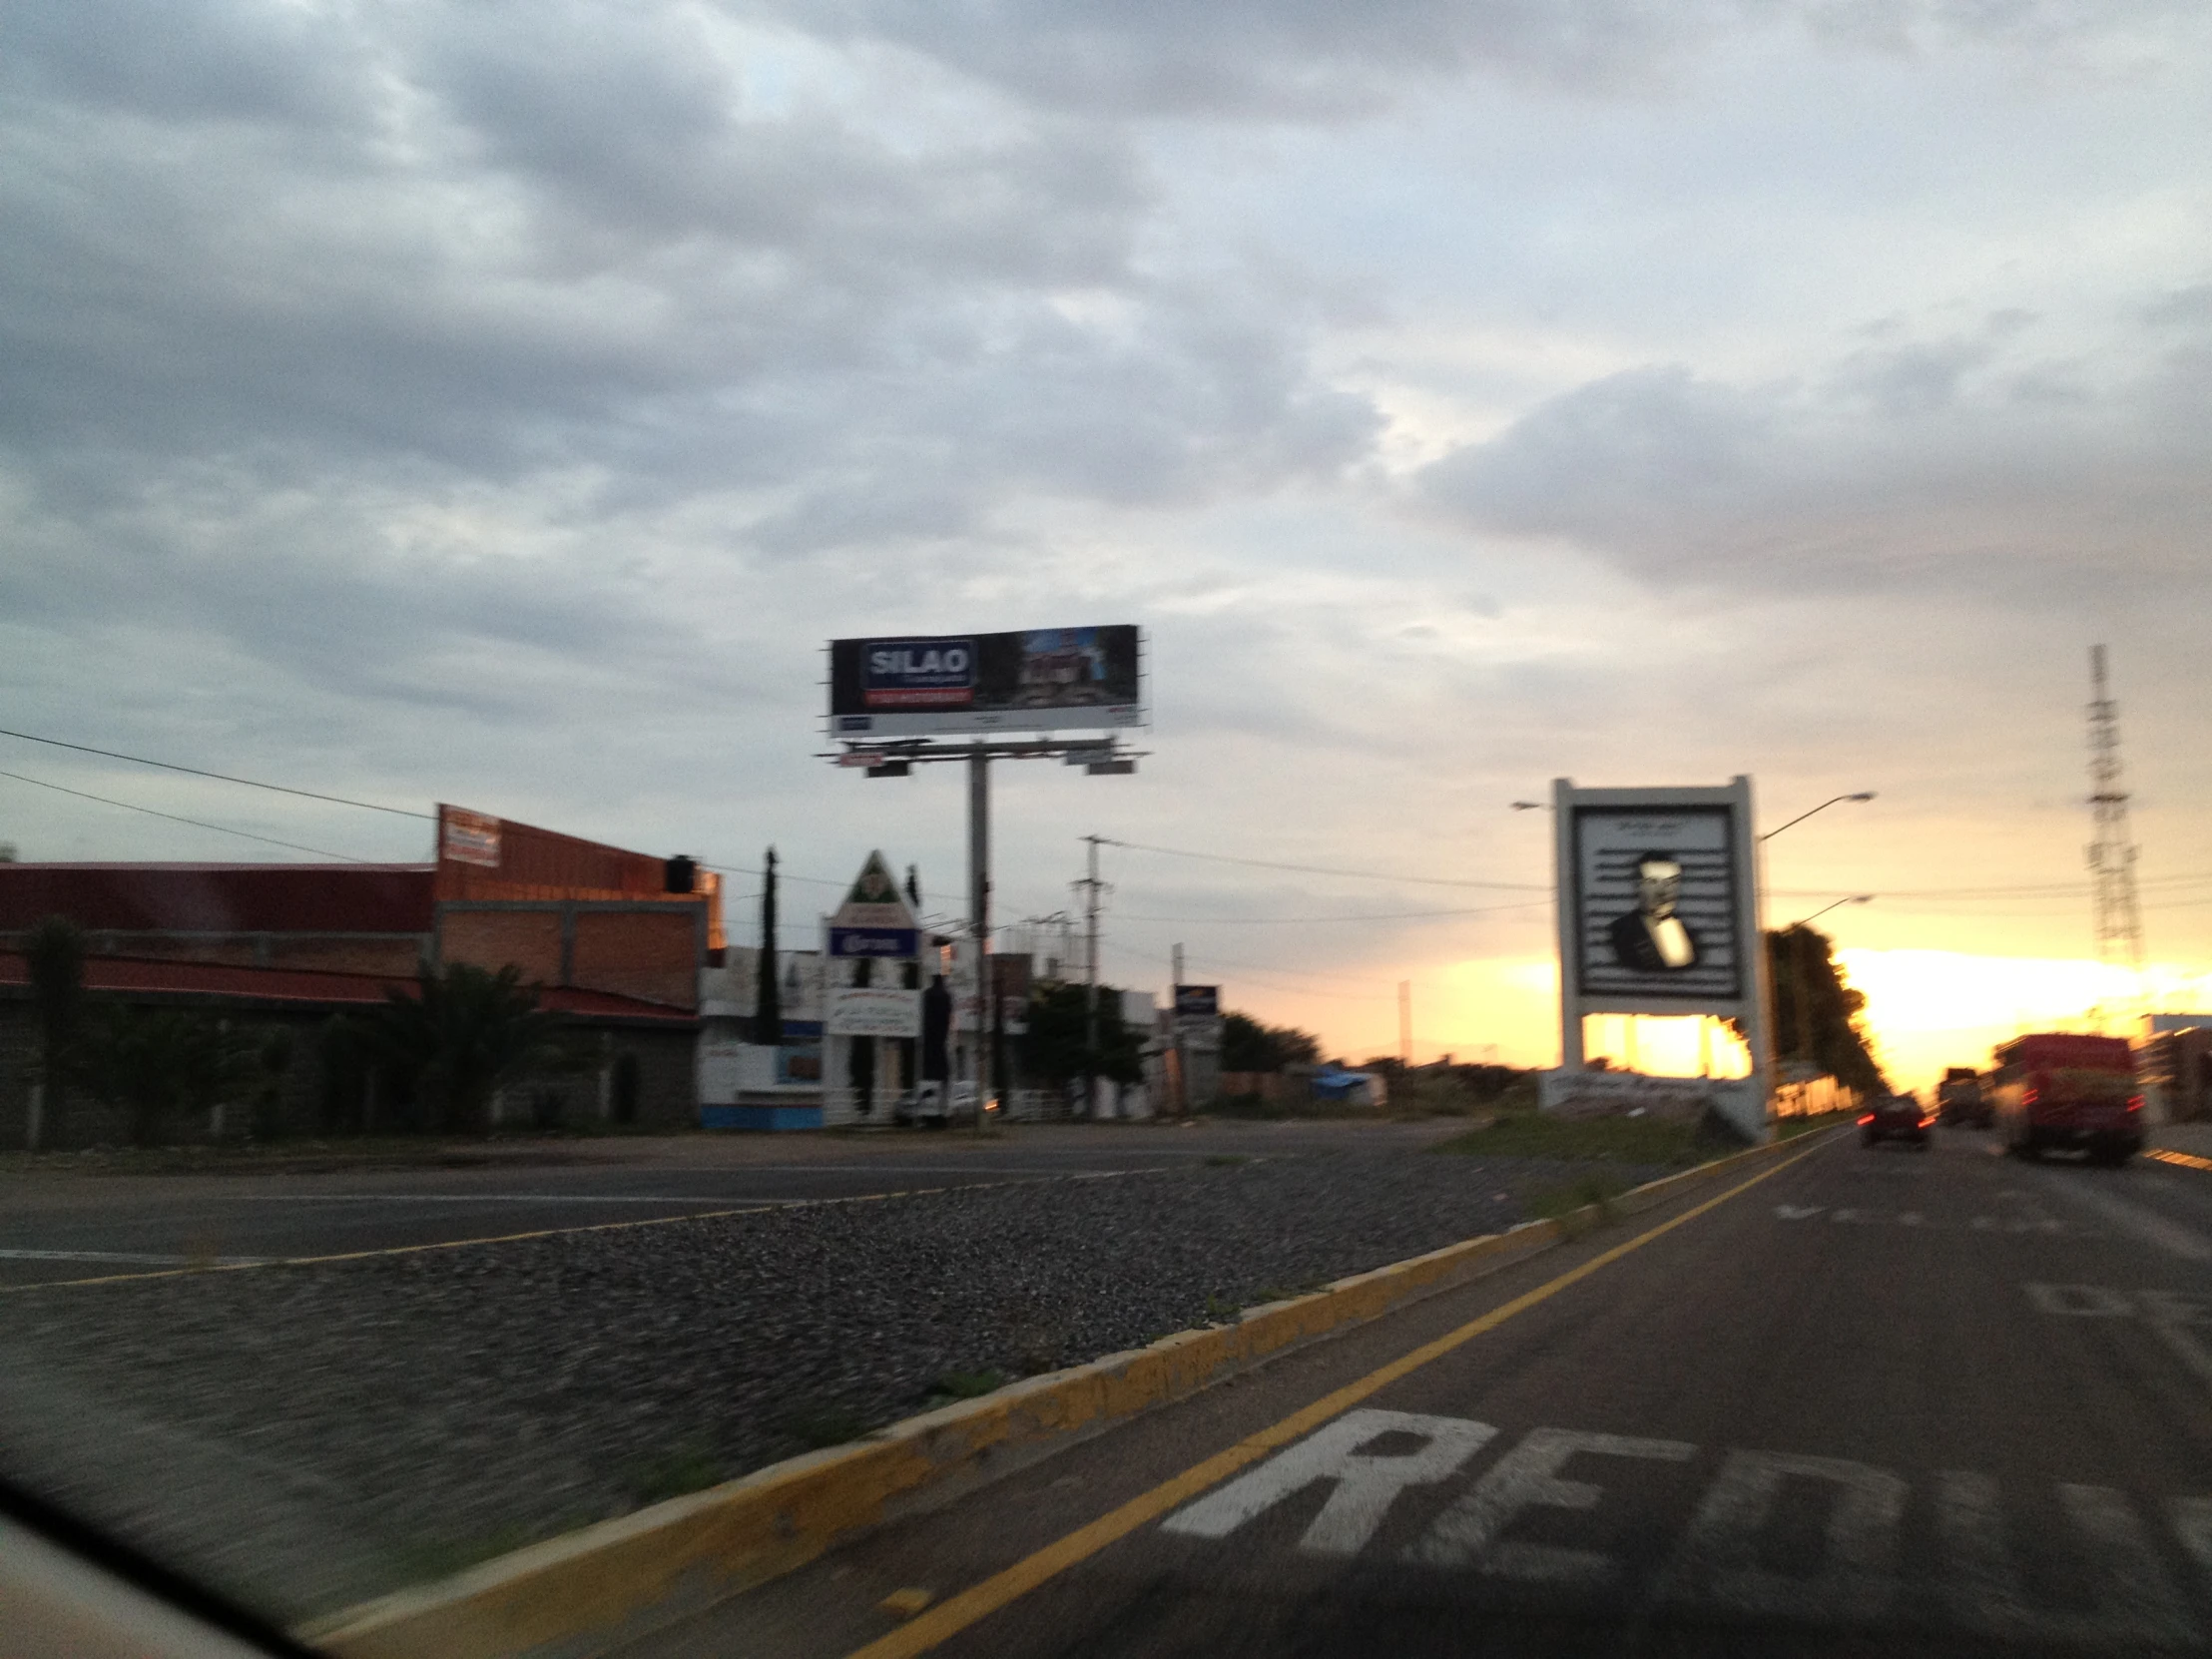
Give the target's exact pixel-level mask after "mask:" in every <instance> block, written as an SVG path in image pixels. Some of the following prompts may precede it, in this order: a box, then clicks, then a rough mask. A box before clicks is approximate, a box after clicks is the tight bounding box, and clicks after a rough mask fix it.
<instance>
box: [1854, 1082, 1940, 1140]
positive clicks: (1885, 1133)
mask: <svg viewBox="0 0 2212 1659" xmlns="http://www.w3.org/2000/svg"><path fill="white" fill-rule="evenodd" d="M1889 1140H1899V1141H1911V1142H1912V1143H1913V1144H1914V1145H1915V1146H1917V1147H1919V1148H1920V1149H1921V1150H1922V1151H1923V1152H1926V1151H1927V1150H1928V1114H1927V1113H1926V1112H1924V1111H1922V1110H1921V1103H1920V1101H1919V1100H1917V1099H1915V1098H1914V1097H1913V1096H1912V1095H1909V1094H1894V1095H1890V1096H1888V1097H1887V1098H1885V1099H1881V1100H1872V1101H1869V1102H1868V1103H1867V1109H1866V1110H1865V1111H1864V1112H1861V1113H1860V1114H1859V1144H1860V1145H1861V1146H1873V1145H1874V1144H1875V1143H1876V1142H1878V1141H1889Z"/></svg>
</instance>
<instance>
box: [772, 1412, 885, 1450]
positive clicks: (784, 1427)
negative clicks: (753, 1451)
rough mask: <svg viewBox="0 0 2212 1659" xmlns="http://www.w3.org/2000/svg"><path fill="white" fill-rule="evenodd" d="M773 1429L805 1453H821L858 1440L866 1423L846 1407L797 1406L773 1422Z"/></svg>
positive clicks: (864, 1430)
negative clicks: (799, 1446)
mask: <svg viewBox="0 0 2212 1659" xmlns="http://www.w3.org/2000/svg"><path fill="white" fill-rule="evenodd" d="M776 1426H777V1428H778V1429H779V1430H781V1431H782V1432H783V1433H785V1434H788V1435H790V1436H791V1437H792V1438H793V1439H795V1440H797V1441H798V1442H799V1443H800V1444H801V1445H803V1446H805V1447H806V1448H807V1449H808V1450H809V1451H822V1450H825V1449H827V1448H828V1447H830V1446H833V1445H843V1444H845V1443H846V1442H847V1441H849V1440H856V1439H858V1438H860V1436H861V1435H863V1434H865V1433H866V1432H867V1431H868V1428H869V1426H870V1424H869V1423H868V1421H867V1419H866V1418H865V1417H863V1416H861V1415H860V1413H859V1412H857V1411H854V1410H851V1409H849V1408H848V1407H846V1406H842V1405H801V1406H797V1407H795V1408H793V1409H792V1410H789V1411H786V1412H785V1413H784V1414H783V1415H782V1416H781V1417H779V1418H778V1419H777V1421H776Z"/></svg>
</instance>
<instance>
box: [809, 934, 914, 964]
mask: <svg viewBox="0 0 2212 1659" xmlns="http://www.w3.org/2000/svg"><path fill="white" fill-rule="evenodd" d="M920 954H921V930H920V929H919V928H915V927H832V928H830V955H832V956H888V957H894V958H899V959H904V958H906V957H909V956H918V955H920Z"/></svg>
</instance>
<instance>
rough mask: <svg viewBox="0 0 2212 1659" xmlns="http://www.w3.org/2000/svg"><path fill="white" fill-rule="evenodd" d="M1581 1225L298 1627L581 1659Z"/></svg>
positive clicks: (801, 1463) (348, 1647) (394, 1641)
mask: <svg viewBox="0 0 2212 1659" xmlns="http://www.w3.org/2000/svg"><path fill="white" fill-rule="evenodd" d="M1810 1138H1811V1137H1807V1140H1810ZM1797 1144H1798V1143H1797V1142H1794V1141H1774V1142H1770V1143H1768V1144H1766V1145H1764V1146H1757V1147H1752V1148H1749V1149H1748V1150H1746V1151H1744V1152H1740V1153H1736V1154H1733V1155H1731V1156H1729V1157H1726V1158H1721V1159H1717V1160H1715V1161H1714V1162H1712V1163H1709V1164H1701V1165H1699V1166H1697V1167H1696V1168H1694V1169H1690V1170H1685V1171H1683V1172H1682V1173H1680V1174H1678V1175H1671V1176H1668V1177H1666V1178H1664V1179H1662V1180H1659V1181H1654V1182H1651V1183H1649V1184H1647V1185H1645V1186H1642V1187H1637V1188H1634V1189H1632V1190H1630V1191H1629V1192H1627V1193H1624V1194H1622V1195H1621V1196H1620V1197H1619V1198H1616V1199H1614V1200H1612V1201H1611V1204H1610V1208H1611V1209H1612V1210H1613V1211H1615V1212H1617V1213H1622V1214H1634V1213H1636V1212H1637V1211H1641V1210H1646V1209H1650V1208H1651V1207H1652V1206H1654V1205H1656V1204H1661V1203H1665V1202H1666V1201H1667V1200H1668V1199H1671V1198H1673V1197H1675V1196H1676V1195H1678V1194H1679V1193H1680V1192H1681V1191H1682V1190H1683V1189H1684V1188H1685V1187H1687V1186H1690V1185H1693V1184H1696V1183H1698V1182H1701V1181H1705V1180H1708V1179H1710V1178H1712V1177H1713V1176H1716V1175H1720V1174H1724V1173H1725V1172H1727V1171H1729V1170H1731V1169H1734V1168H1736V1167H1738V1166H1739V1165H1741V1164H1743V1163H1744V1162H1745V1161H1747V1160H1750V1159H1755V1158H1761V1157H1765V1156H1768V1155H1770V1154H1772V1153H1774V1152H1776V1151H1779V1150H1782V1149H1783V1148H1786V1147H1792V1146H1795V1145H1797ZM1595 1214H1596V1210H1595V1207H1593V1209H1592V1210H1589V1211H1579V1212H1576V1213H1575V1214H1574V1215H1570V1216H1567V1217H1563V1218H1561V1219H1559V1220H1553V1221H1536V1222H1524V1223H1522V1224H1521V1225H1520V1226H1518V1227H1515V1228H1513V1229H1512V1230H1511V1231H1509V1232H1505V1233H1495V1234H1487V1235H1484V1236H1483V1237H1481V1238H1476V1239H1467V1240H1464V1241H1462V1242H1460V1243H1458V1244H1454V1245H1446V1246H1445V1247H1444V1248H1443V1249H1441V1250H1434V1251H1430V1252H1428V1253H1427V1254H1426V1255H1424V1256H1415V1257H1413V1258H1411V1259H1410V1260H1407V1261H1403V1262H1393V1263H1391V1264H1389V1265H1388V1266H1386V1267H1381V1268H1377V1269H1375V1270H1373V1271H1372V1272H1369V1273H1362V1274H1355V1275H1354V1276H1353V1277H1351V1278H1349V1279H1340V1280H1338V1281H1337V1282H1336V1283H1335V1284H1333V1285H1330V1286H1328V1287H1327V1288H1326V1289H1323V1290H1320V1291H1317V1292H1314V1293H1313V1294H1311V1295H1308V1296H1301V1297H1296V1298H1293V1299H1291V1300H1290V1301H1287V1302H1277V1303H1271V1304H1269V1305H1268V1306H1266V1307H1261V1308H1251V1309H1247V1310H1246V1311H1245V1313H1244V1315H1243V1317H1242V1318H1241V1319H1239V1320H1238V1321H1237V1322H1236V1323H1235V1324H1233V1325H1221V1326H1213V1327H1209V1328H1207V1329H1205V1330H1199V1331H1182V1332H1178V1333H1176V1334H1175V1335H1174V1336H1171V1337H1163V1338H1161V1339H1160V1340H1159V1341H1158V1342H1156V1343H1153V1344H1152V1345H1151V1346H1150V1347H1148V1348H1143V1349H1138V1350H1135V1351H1134V1352H1131V1353H1126V1354H1111V1355H1108V1356H1106V1357H1105V1358H1104V1359H1101V1360H1094V1361H1091V1362H1090V1363H1089V1364H1087V1365H1082V1366H1077V1367H1074V1368H1072V1369H1071V1370H1068V1371H1063V1372H1055V1373H1052V1374H1050V1375H1048V1376H1044V1377H1035V1378H1030V1379H1028V1380H1026V1381H1024V1382H1020V1383H1011V1384H1009V1385H1008V1386H1006V1387H1003V1388H1000V1389H999V1390H997V1391H996V1392H995V1393H991V1394H987V1395H985V1396H983V1397H982V1398H980V1399H970V1400H961V1401H959V1402H958V1403H956V1404H952V1405H947V1406H945V1407H943V1408H942V1409H940V1410H935V1411H929V1412H925V1413H923V1414H922V1415H920V1416H915V1417H908V1418H906V1419H905V1420H904V1421H902V1422H896V1423H892V1424H890V1425H889V1426H888V1427H885V1428H881V1429H878V1430H876V1431H875V1432H874V1433H872V1434H870V1435H868V1436H867V1437H866V1438H864V1439H862V1440H860V1441H857V1442H856V1443H854V1444H851V1445H845V1446H837V1447H833V1448H831V1449H830V1450H827V1451H817V1452H810V1453H809V1454H807V1455H806V1456H804V1457H795V1458H791V1459H789V1460H788V1461H785V1462H782V1463H777V1464H773V1465H771V1466H770V1467H768V1468H765V1469H761V1470H758V1471H756V1472H755V1473H752V1474H749V1475H745V1476H743V1477H741V1478H739V1479H737V1480H732V1481H728V1482H726V1483H724V1484H723V1485H720V1486H714V1487H711V1488H709V1489H708V1490H706V1491H702V1492H694V1493H692V1494H690V1495H689V1496H686V1497H679V1498H672V1499H670V1500H668V1501H667V1502H665V1503H658V1504H655V1505H653V1506H652V1507H651V1508H647V1509H640V1510H638V1511H637V1512H635V1513H633V1514H628V1515H623V1516H619V1517H617V1518H616V1519H614V1520H608V1521H601V1522H599V1523H598V1524H596V1525H593V1526H587V1527H584V1528H582V1529H581V1530H579V1531H575V1532H570V1533H567V1534H565V1535H563V1536H561V1537H558V1538H549V1539H547V1540H546V1541H545V1542H543V1543H538V1544H532V1545H529V1546H528V1547H527V1548H524V1549H519V1550H516V1551H515V1552H514V1553H512V1554H510V1555H503V1556H501V1557H500V1558H499V1559H497V1560H495V1561H489V1562H486V1563H485V1564H484V1565H482V1566H480V1567H475V1568H472V1569H470V1570H469V1571H467V1572H464V1573H460V1574H458V1575H457V1576H455V1577H452V1578H448V1579H444V1580H442V1581H440V1582H438V1583H435V1584H430V1585H425V1586H422V1587H420V1588H417V1589H412V1590H402V1591H399V1592H397V1593H395V1594H393V1595H389V1596H384V1597H381V1598H379V1599H378V1600H375V1601H371V1602H367V1603H364V1604H362V1605H360V1606H357V1607H353V1608H349V1609H347V1610H345V1611H343V1612H340V1613H337V1614H335V1615H333V1616H331V1617H329V1618H326V1619H322V1620H318V1621H316V1622H315V1623H313V1624H310V1625H307V1626H305V1627H303V1628H302V1629H301V1630H300V1631H299V1632H298V1634H299V1636H300V1638H301V1639H302V1640H303V1641H305V1642H307V1643H309V1644H310V1645H311V1646H314V1647H317V1648H320V1649H322V1650H323V1651H324V1652H326V1653H330V1654H333V1655H337V1656H338V1659H402V1656H406V1659H412V1656H415V1655H420V1654H431V1653H434V1654H437V1655H439V1656H440V1659H510V1656H514V1655H520V1654H529V1655H532V1656H534V1659H588V1656H590V1655H593V1654H597V1653H603V1652H605V1651H606V1650H607V1649H608V1648H609V1647H612V1646H614V1645H615V1644H617V1643H619V1642H621V1641H624V1640H628V1639H631V1638H633V1637H635V1636H637V1635H640V1634H642V1633H643V1632H645V1631H646V1630H650V1629H653V1628H656V1627H658V1626H660V1625H663V1624H666V1623H668V1622H670V1621H672V1620H674V1619H677V1618H681V1617H684V1616H686V1615H687V1614H690V1613H692V1612H695V1611H697V1610H699V1609H701V1608H703V1607H707V1606H710V1605H712V1604H713V1603H714V1602H717V1601H720V1600H722V1599H724V1598H725V1597H728V1596H731V1595H735V1594H738V1593H740V1592H742V1591H745V1590H748V1589H751V1588H753V1587H754V1586H756V1585H759V1584H764V1583H766V1582H768V1581H769V1580H770V1579H773V1578H778V1577H781V1576H782V1575H783V1574H785V1573H788V1572H791V1571H793V1570H794V1569H796V1568H798V1567H802V1566H804V1565H806V1564H807V1563H808V1562H809V1561H812V1560H814V1559H815V1558H816V1557H817V1556H819V1555H821V1554H822V1553H823V1552H824V1551H826V1550H828V1549H830V1548H831V1547H833V1546H834V1545H836V1544H838V1543H841V1542H844V1541H846V1540H848V1539H850V1538H852V1537H854V1536H856V1535H858V1534H859V1533H861V1532H864V1531H866V1530H868V1529H869V1528H871V1527H875V1526H878V1525H881V1524H882V1523H883V1522H885V1521H888V1520H892V1519H895V1518H896V1517H898V1516H900V1515H905V1514H912V1513H914V1512H916V1511H918V1510H923V1509H929V1508H935V1507H937V1506H939V1505H941V1504H944V1503H947V1502H950V1501H951V1500H953V1499H954V1498H957V1497H959V1496H961V1495H963V1494H964V1493H966V1492H969V1491H973V1490H974V1489H976V1488H977V1487H979V1486H982V1485H985V1484H988V1483H989V1482H991V1481H993V1480H996V1479H1000V1478H1002V1477H1003V1476H1005V1475H1007V1474H1010V1473H1012V1472H1014V1471H1015V1470H1016V1469H1019V1468H1022V1467H1025V1466H1026V1465H1028V1464H1030V1463H1033V1462H1035V1461H1037V1460H1038V1459H1039V1458H1042V1457H1044V1456H1046V1455H1048V1454H1050V1453H1051V1452H1054V1451H1057V1450H1059V1449H1060V1448H1061V1447H1063V1446H1065V1445H1067V1444H1069V1443H1071V1442H1072V1441H1074V1440H1076V1439H1079V1438H1086V1437H1088V1436H1090V1435H1092V1434H1096V1433H1099V1432H1102V1431H1104V1430H1105V1429H1108V1428H1111V1427H1112V1426H1114V1425H1115V1424H1116V1423H1119V1422H1122V1421H1125V1420H1126V1419H1128V1418H1130V1417H1133V1416H1136V1415H1138V1414H1139V1413H1141V1412H1144V1411H1148V1410H1151V1409H1153V1408H1154V1407H1156V1406H1160V1405H1165V1404H1168V1403H1170V1402H1172V1401H1174V1400H1178V1399H1182V1398H1184V1397H1186V1396H1188V1395H1190V1394H1193V1393H1196V1392H1198V1391H1199V1390H1200V1389H1202V1388H1205V1387H1207V1386H1209V1385H1211V1384H1212V1383H1217V1382H1220V1381H1222V1380H1223V1379H1224V1378H1227V1377H1230V1376H1234V1375H1235V1374H1237V1373H1238V1372H1241V1371H1244V1370H1246V1369H1248V1368H1250V1367H1252V1366H1254V1365H1256V1364H1258V1363H1260V1362H1261V1361H1263V1360H1267V1359H1272V1358H1274V1357H1275V1356H1277V1355H1279V1354H1281V1353H1283V1352H1284V1351H1286V1350H1288V1349H1292V1348H1296V1347H1302V1346H1304V1345H1305V1344H1307V1343H1310V1342H1314V1341H1317V1340H1318V1339H1320V1338H1323V1337H1326V1336H1328V1335H1330V1334H1331V1333H1333V1332H1336V1331H1339V1330H1341V1329H1344V1328H1345V1327H1348V1326H1354V1325H1362V1324H1366V1323H1367V1322H1369V1321H1371V1320H1374V1319H1376V1318H1378V1317H1379V1316H1381V1315H1383V1314H1384V1313H1387V1312H1389V1311H1390V1310H1392V1309H1394V1308H1398V1307H1401V1306H1403V1305H1404V1304H1406V1303H1408V1302H1411V1301H1415V1300H1418V1299H1420V1298H1423V1297H1426V1296H1430V1295H1433V1294H1435V1293H1437V1292H1440V1291H1445V1290H1449V1289H1452V1288H1453V1287H1455V1286H1458V1285H1461V1284H1464V1283H1466V1282H1467V1281H1469V1280H1472V1279H1475V1278H1478V1277H1480V1276H1481V1275H1483V1274H1487V1273H1491V1272H1494V1271H1496V1270H1497V1269H1498V1268H1501V1267H1504V1266H1507V1265H1508V1264H1510V1263H1513V1262H1516V1261H1519V1260H1522V1259H1523V1258H1525V1257H1529V1256H1533V1255H1535V1254H1537V1253H1538V1252H1540V1251H1543V1250H1546V1249H1548V1248H1549V1247H1550V1246H1552V1245H1553V1244H1555V1243H1557V1242H1559V1241H1560V1240H1561V1239H1563V1238H1567V1237H1570V1236H1572V1235H1573V1234H1574V1233H1575V1232H1577V1231H1579V1230H1580V1229H1579V1227H1578V1226H1577V1224H1578V1223H1586V1222H1587V1221H1588V1220H1589V1219H1592V1218H1593V1217H1594V1216H1595Z"/></svg>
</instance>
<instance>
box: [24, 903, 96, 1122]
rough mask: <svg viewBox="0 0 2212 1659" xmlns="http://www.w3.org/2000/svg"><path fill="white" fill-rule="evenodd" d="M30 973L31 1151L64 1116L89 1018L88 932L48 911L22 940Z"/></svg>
mask: <svg viewBox="0 0 2212 1659" xmlns="http://www.w3.org/2000/svg"><path fill="white" fill-rule="evenodd" d="M23 954H24V957H25V958H26V960H27V962H28V964H29V967H30V972H31V1001H32V1003H33V1005H34V1007H35V1009H36V1012H37V1018H38V1041H39V1051H38V1087H39V1091H40V1093H39V1102H40V1112H39V1114H38V1115H39V1116H41V1117H43V1118H44V1119H45V1120H46V1121H45V1122H44V1123H43V1124H39V1123H36V1122H34V1123H33V1124H32V1125H31V1128H30V1139H31V1140H32V1142H33V1148H32V1150H34V1151H35V1150H37V1147H36V1143H37V1141H38V1140H39V1139H40V1138H41V1135H40V1131H41V1130H42V1129H43V1130H44V1132H45V1134H44V1138H46V1139H49V1140H51V1139H52V1138H53V1135H54V1131H55V1128H56V1127H57V1125H58V1123H59V1121H60V1118H61V1109H62V1086H63V1084H64V1083H65V1082H66V1081H67V1079H68V1077H69V1073H70V1068H71V1064H72V1061H73V1059H74V1055H75V1046H76V1041H77V1035H78V1025H79V1023H80V1021H81V1020H82V1019H83V1017H84V1003H85V935H84V934H83V932H81V931H80V930H79V929H78V926H77V924H76V923H75V922H73V921H71V920H70V919H69V918H68V917H67V916H48V917H47V918H46V919H45V920H44V921H42V922H40V923H39V924H38V925H37V926H36V927H34V928H32V929H31V932H30V936H29V937H28V938H26V939H25V940H24V942H23Z"/></svg>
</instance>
